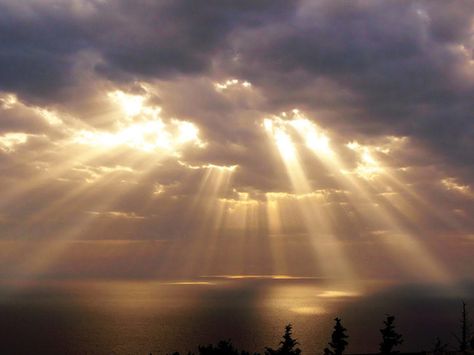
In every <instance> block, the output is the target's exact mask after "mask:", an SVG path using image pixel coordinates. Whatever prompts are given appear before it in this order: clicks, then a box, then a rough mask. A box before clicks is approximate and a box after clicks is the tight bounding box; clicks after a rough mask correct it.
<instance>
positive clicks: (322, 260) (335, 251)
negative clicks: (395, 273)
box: [263, 119, 355, 280]
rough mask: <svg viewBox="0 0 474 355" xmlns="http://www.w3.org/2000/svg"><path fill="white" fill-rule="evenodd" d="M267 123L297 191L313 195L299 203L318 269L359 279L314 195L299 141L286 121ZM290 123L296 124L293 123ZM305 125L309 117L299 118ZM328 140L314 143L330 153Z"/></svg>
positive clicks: (332, 275)
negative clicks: (297, 141) (304, 167)
mask: <svg viewBox="0 0 474 355" xmlns="http://www.w3.org/2000/svg"><path fill="white" fill-rule="evenodd" d="M290 122H291V121H290ZM263 125H264V128H265V130H266V132H267V134H268V136H269V138H270V139H271V140H273V141H274V142H275V145H276V147H277V149H278V152H279V154H280V156H281V159H282V161H283V164H284V165H285V168H286V171H287V174H288V177H289V179H290V182H291V185H292V188H293V191H294V193H296V194H302V195H308V196H309V198H303V199H301V200H298V205H299V209H300V211H301V214H302V216H303V220H304V222H305V226H306V229H307V231H308V233H309V236H310V240H309V241H310V242H311V244H312V245H313V248H314V251H315V252H316V257H317V258H316V260H317V262H318V264H317V265H315V269H316V270H318V269H319V270H321V272H322V273H323V275H325V276H329V277H336V278H337V279H345V280H353V279H355V274H354V271H353V268H352V267H351V265H350V264H349V261H348V260H347V257H346V256H345V255H344V253H343V251H342V249H341V248H340V247H339V244H338V243H339V241H337V240H336V239H335V238H334V236H333V231H332V228H331V226H330V224H329V223H328V217H327V215H326V213H325V211H324V209H323V208H322V206H321V203H320V201H318V198H315V197H314V196H311V194H312V192H313V189H312V188H311V185H310V182H309V180H308V178H307V177H306V174H305V172H304V170H303V168H302V166H301V163H300V159H299V154H298V152H297V150H296V147H295V144H294V142H293V140H292V138H291V136H290V134H289V133H288V132H287V129H286V126H287V124H286V122H285V121H283V120H281V119H276V120H270V119H266V120H264V123H263ZM290 125H292V124H291V123H290ZM304 126H305V121H302V120H299V121H297V122H296V127H298V128H300V129H303V128H304ZM313 134H314V132H309V138H314V137H313ZM324 142H326V143H324ZM327 143H328V142H327V141H326V140H319V141H318V142H317V143H315V144H314V145H313V146H314V147H315V148H316V147H317V148H318V149H322V152H323V153H327V154H331V153H328V152H330V150H329V147H328V145H327ZM321 147H322V148H321ZM323 236H324V241H323V239H322V237H323ZM327 260H331V263H330V266H329V263H327V262H326V261H327Z"/></svg>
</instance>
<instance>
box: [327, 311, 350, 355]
mask: <svg viewBox="0 0 474 355" xmlns="http://www.w3.org/2000/svg"><path fill="white" fill-rule="evenodd" d="M334 320H335V321H336V325H334V331H333V332H332V335H331V342H330V343H329V346H330V347H331V348H332V349H329V348H325V349H324V354H325V355H342V353H343V352H344V350H345V349H346V346H347V345H348V342H347V341H346V339H347V338H349V337H348V336H347V335H346V333H345V332H346V331H347V329H346V328H344V327H343V326H342V324H341V319H340V318H335V319H334Z"/></svg>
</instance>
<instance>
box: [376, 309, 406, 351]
mask: <svg viewBox="0 0 474 355" xmlns="http://www.w3.org/2000/svg"><path fill="white" fill-rule="evenodd" d="M394 322H395V317H394V316H389V315H387V319H386V320H385V321H384V324H385V327H384V328H382V329H380V333H382V342H381V343H380V353H381V354H395V353H397V351H392V349H393V348H394V347H395V346H397V345H400V344H401V343H403V339H402V335H401V334H398V333H397V332H396V331H395V326H394V324H393V323H394Z"/></svg>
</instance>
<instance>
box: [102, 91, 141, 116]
mask: <svg viewBox="0 0 474 355" xmlns="http://www.w3.org/2000/svg"><path fill="white" fill-rule="evenodd" d="M108 96H109V97H110V98H111V100H112V101H113V102H115V103H117V104H119V105H120V107H121V108H122V110H123V111H124V113H125V114H126V115H127V116H130V117H133V116H136V115H138V114H139V113H140V112H141V111H142V108H143V103H144V101H145V100H146V98H145V97H143V96H140V95H131V94H127V93H124V92H123V91H120V90H116V91H113V92H110V93H109V94H108Z"/></svg>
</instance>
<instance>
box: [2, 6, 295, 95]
mask: <svg viewBox="0 0 474 355" xmlns="http://www.w3.org/2000/svg"><path fill="white" fill-rule="evenodd" d="M295 4H296V2H287V1H282V0H279V1H259V2H254V1H239V2H233V1H211V2H206V3H205V4H204V3H199V2H194V1H186V0H183V1H181V0H180V1H157V2H150V1H145V0H143V1H134V2H129V1H93V0H91V1H77V2H61V1H46V2H44V1H32V2H28V3H18V2H16V1H8V0H5V1H2V2H0V40H1V41H0V42H1V44H0V88H1V89H3V90H7V91H15V92H18V93H21V94H23V95H27V96H28V97H29V98H31V99H37V98H48V97H49V98H52V97H58V95H59V94H63V92H62V91H61V90H63V89H64V88H65V87H68V86H73V85H74V84H75V83H76V84H77V80H78V78H77V76H80V75H81V73H77V72H75V70H74V69H75V65H76V64H77V59H78V58H77V57H78V54H79V53H80V52H81V51H91V52H95V53H97V54H98V55H99V57H101V58H102V59H101V60H100V63H97V66H96V69H97V71H98V72H99V73H102V74H105V75H106V76H107V77H108V78H110V79H112V80H114V81H115V80H119V81H120V80H135V79H136V78H137V77H140V78H144V77H145V78H146V79H147V80H149V79H152V78H153V77H170V76H172V75H173V74H179V73H187V74H193V73H194V74H196V73H202V72H205V71H207V70H208V69H209V68H210V65H211V62H212V55H213V52H215V51H216V50H217V49H218V48H219V47H220V46H221V45H223V44H225V39H226V37H227V35H228V34H229V33H230V32H231V31H232V30H233V29H234V28H235V27H239V26H244V27H247V26H250V27H254V26H259V25H260V24H261V23H263V22H265V21H276V20H279V19H280V18H284V17H285V16H287V14H288V13H291V11H292V9H293V8H294V5H295Z"/></svg>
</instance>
